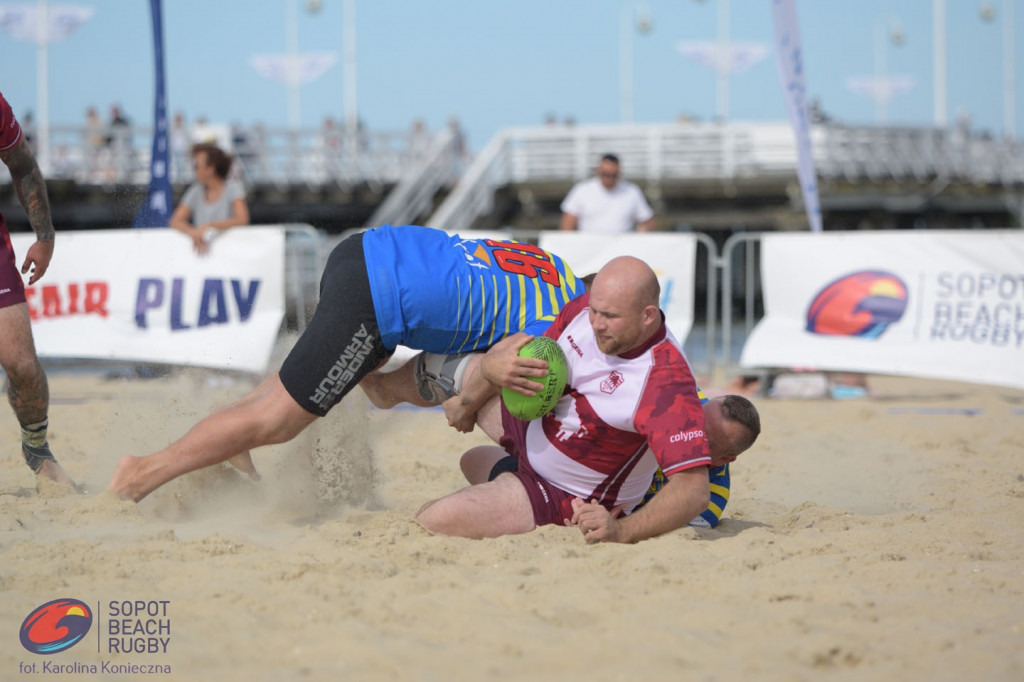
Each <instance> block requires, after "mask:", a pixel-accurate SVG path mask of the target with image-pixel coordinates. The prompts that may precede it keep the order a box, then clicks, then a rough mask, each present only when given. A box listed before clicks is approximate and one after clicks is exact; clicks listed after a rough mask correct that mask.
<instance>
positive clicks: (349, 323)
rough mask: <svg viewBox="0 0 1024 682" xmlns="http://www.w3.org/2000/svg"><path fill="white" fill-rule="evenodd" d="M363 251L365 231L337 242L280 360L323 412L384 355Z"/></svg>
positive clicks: (286, 377) (308, 405)
mask: <svg viewBox="0 0 1024 682" xmlns="http://www.w3.org/2000/svg"><path fill="white" fill-rule="evenodd" d="M390 353H391V351H389V350H387V349H385V348H384V346H383V345H382V344H381V340H380V330H379V329H378V327H377V314H376V313H375V312H374V309H373V296H372V295H371V293H370V279H369V277H367V274H366V258H365V257H364V256H363V235H362V233H360V234H356V235H354V236H352V237H349V238H347V239H345V240H344V241H343V242H341V243H340V244H338V246H336V247H335V248H334V250H333V251H332V252H331V255H330V256H329V257H328V259H327V265H326V266H325V267H324V274H323V277H321V278H320V301H319V302H318V303H317V304H316V311H314V313H313V319H312V320H310V322H309V326H307V327H306V330H305V331H304V332H302V336H300V337H299V340H298V341H297V342H296V343H295V346H294V347H293V348H292V350H291V352H290V353H288V357H287V358H285V360H284V363H283V364H282V365H281V372H280V376H281V383H283V384H284V387H285V389H286V390H287V391H288V393H289V394H290V395H291V396H292V398H294V399H295V402H297V403H298V404H299V405H301V406H302V408H303V409H305V410H306V411H308V412H310V413H312V414H315V415H317V416H318V417H322V416H324V415H326V414H327V413H328V412H329V411H330V409H331V408H332V407H334V405H335V404H336V403H337V402H338V401H339V400H341V399H342V398H343V397H344V396H345V395H346V394H347V393H348V392H349V391H351V390H352V388H353V387H355V385H356V384H358V383H359V381H360V380H361V379H362V378H363V377H364V376H366V375H367V374H369V373H370V372H372V371H373V370H374V369H375V368H376V367H377V365H379V364H380V363H381V362H382V361H383V360H385V359H386V358H387V357H388V356H389V355H390Z"/></svg>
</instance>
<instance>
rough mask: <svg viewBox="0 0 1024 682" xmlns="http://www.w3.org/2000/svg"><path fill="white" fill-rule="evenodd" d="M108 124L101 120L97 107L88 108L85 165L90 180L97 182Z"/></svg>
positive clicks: (85, 134) (84, 146)
mask: <svg viewBox="0 0 1024 682" xmlns="http://www.w3.org/2000/svg"><path fill="white" fill-rule="evenodd" d="M106 128H107V126H106V124H105V123H103V119H102V118H100V112H99V111H97V110H96V107H88V108H86V110H85V132H84V136H85V144H84V145H83V148H84V149H85V163H86V168H87V169H88V173H89V179H90V180H95V179H96V174H97V171H99V169H100V165H101V161H100V160H101V157H102V156H103V147H104V145H105V143H106Z"/></svg>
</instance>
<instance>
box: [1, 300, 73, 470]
mask: <svg viewBox="0 0 1024 682" xmlns="http://www.w3.org/2000/svg"><path fill="white" fill-rule="evenodd" d="M0 365H2V366H3V368H4V371H5V372H7V399H8V401H9V402H10V403H11V408H13V409H14V414H15V415H16V416H17V418H18V423H19V424H21V426H22V428H23V429H24V428H25V427H32V426H36V427H37V429H38V430H39V432H38V433H37V434H35V436H36V438H37V439H38V440H39V441H40V442H39V444H38V447H37V448H36V450H37V451H41V452H44V453H48V454H49V452H50V449H49V444H48V443H47V442H46V432H45V426H39V425H44V424H45V423H46V420H47V413H48V411H49V409H50V388H49V384H48V383H47V381H46V373H45V372H44V371H43V366H42V365H40V364H39V358H38V357H37V356H36V347H35V342H34V341H33V340H32V326H31V324H30V322H29V317H28V306H27V305H26V304H24V303H19V304H17V305H12V306H8V307H6V308H0ZM50 456H52V455H50ZM37 461H38V460H37ZM36 473H37V474H38V475H40V476H45V477H47V478H49V479H51V480H53V481H56V482H57V483H63V484H65V485H69V486H72V487H74V485H75V482H74V481H72V480H71V477H70V476H68V475H67V473H66V472H65V471H64V469H63V468H62V467H61V466H60V464H58V463H57V460H55V459H44V460H42V463H41V464H40V465H39V468H38V470H37V472H36Z"/></svg>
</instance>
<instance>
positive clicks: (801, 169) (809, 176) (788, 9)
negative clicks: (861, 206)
mask: <svg viewBox="0 0 1024 682" xmlns="http://www.w3.org/2000/svg"><path fill="white" fill-rule="evenodd" d="M772 20H773V22H774V25H775V62H776V65H777V66H778V67H779V80H780V81H781V82H782V95H783V97H784V98H785V100H786V110H787V111H788V112H789V124H790V125H791V126H792V127H793V135H794V137H795V138H796V151H797V167H796V171H797V176H798V177H799V178H800V193H801V195H802V196H803V199H804V210H805V211H806V212H807V220H808V222H809V224H810V228H811V232H821V227H822V225H821V201H820V199H819V197H818V174H817V172H816V171H815V168H814V154H813V152H812V150H811V121H810V118H809V117H808V114H807V95H806V93H807V82H806V78H805V77H804V53H803V46H802V43H801V41H800V25H799V23H798V22H797V17H796V0H774V2H773V3H772Z"/></svg>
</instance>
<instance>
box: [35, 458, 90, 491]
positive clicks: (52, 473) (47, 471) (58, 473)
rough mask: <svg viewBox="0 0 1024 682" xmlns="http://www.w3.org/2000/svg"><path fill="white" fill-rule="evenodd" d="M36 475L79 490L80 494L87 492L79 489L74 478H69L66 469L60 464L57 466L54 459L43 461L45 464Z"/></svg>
mask: <svg viewBox="0 0 1024 682" xmlns="http://www.w3.org/2000/svg"><path fill="white" fill-rule="evenodd" d="M36 475H37V476H44V477H46V478H48V479H49V480H51V481H53V482H54V483H58V484H60V485H66V486H68V487H69V488H73V489H75V490H77V491H78V492H85V490H84V489H82V488H79V487H78V486H77V485H76V484H75V482H74V480H72V478H71V477H70V476H68V474H67V472H66V471H64V467H62V466H61V465H60V464H57V462H56V461H54V460H52V459H47V460H43V463H42V465H41V466H40V467H39V471H38V472H36Z"/></svg>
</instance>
